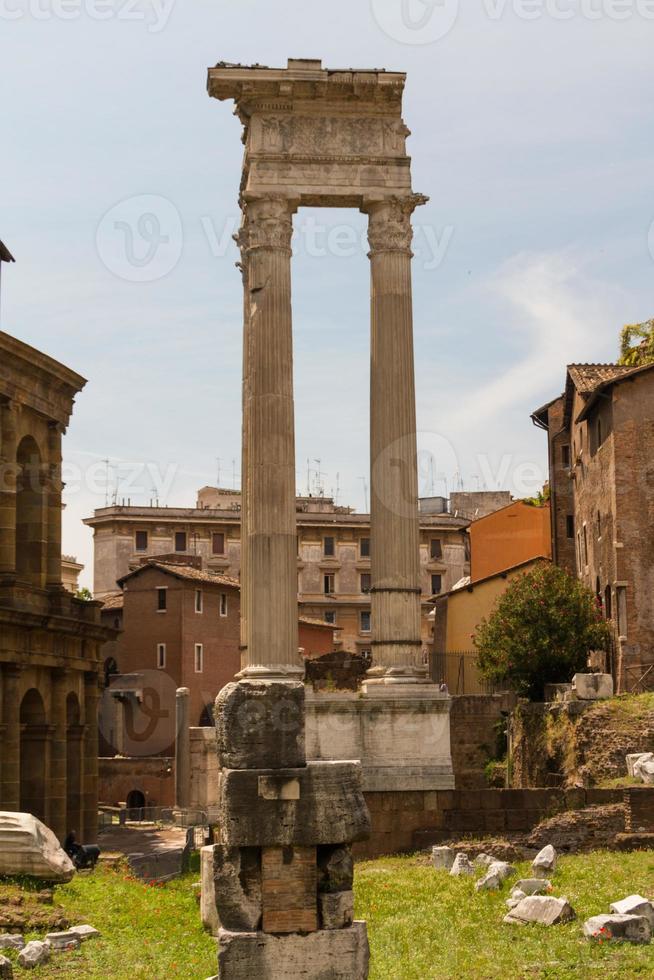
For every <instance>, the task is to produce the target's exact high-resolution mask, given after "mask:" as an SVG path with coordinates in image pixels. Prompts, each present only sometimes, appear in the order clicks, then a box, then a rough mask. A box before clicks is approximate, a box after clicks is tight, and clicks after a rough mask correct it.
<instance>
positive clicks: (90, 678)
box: [79, 671, 100, 844]
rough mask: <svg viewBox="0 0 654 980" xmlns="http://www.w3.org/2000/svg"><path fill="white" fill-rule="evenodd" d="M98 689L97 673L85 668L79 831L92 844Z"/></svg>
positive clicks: (95, 833) (95, 826) (95, 822)
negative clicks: (80, 824)
mask: <svg viewBox="0 0 654 980" xmlns="http://www.w3.org/2000/svg"><path fill="white" fill-rule="evenodd" d="M99 700H100V689H99V681H98V675H97V674H96V673H94V672H92V671H88V672H87V673H86V674H85V675H84V718H85V722H86V726H85V727H86V731H85V734H84V759H83V763H82V765H83V780H84V783H83V789H82V807H83V813H82V817H83V828H79V830H80V832H81V833H82V834H83V837H84V843H86V844H93V843H94V842H95V841H96V840H97V836H98V701H99Z"/></svg>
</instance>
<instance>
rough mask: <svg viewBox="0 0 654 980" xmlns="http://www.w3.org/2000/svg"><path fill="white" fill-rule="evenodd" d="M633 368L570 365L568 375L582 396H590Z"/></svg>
mask: <svg viewBox="0 0 654 980" xmlns="http://www.w3.org/2000/svg"><path fill="white" fill-rule="evenodd" d="M632 370H633V368H631V367H628V366H627V365H625V364H569V365H568V373H569V375H570V378H571V379H572V382H573V384H574V386H575V388H576V389H577V391H578V392H579V394H580V395H588V394H590V393H591V392H592V391H594V390H595V388H598V387H599V385H603V384H606V382H607V381H614V380H615V379H616V378H619V377H621V376H622V375H623V374H628V373H629V371H632Z"/></svg>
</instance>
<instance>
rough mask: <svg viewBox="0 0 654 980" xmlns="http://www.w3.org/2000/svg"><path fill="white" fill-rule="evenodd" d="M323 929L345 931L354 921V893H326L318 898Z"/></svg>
mask: <svg viewBox="0 0 654 980" xmlns="http://www.w3.org/2000/svg"><path fill="white" fill-rule="evenodd" d="M318 906H319V909H320V922H321V927H322V928H323V929H345V928H347V927H348V926H351V925H352V922H353V921H354V892H351V891H350V892H325V893H321V894H320V895H319V896H318Z"/></svg>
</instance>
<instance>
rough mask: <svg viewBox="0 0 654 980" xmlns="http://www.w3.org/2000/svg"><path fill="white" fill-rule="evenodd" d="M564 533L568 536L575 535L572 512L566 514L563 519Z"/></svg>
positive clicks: (572, 536)
mask: <svg viewBox="0 0 654 980" xmlns="http://www.w3.org/2000/svg"><path fill="white" fill-rule="evenodd" d="M565 533H566V535H567V536H568V537H569V538H574V536H575V519H574V517H573V515H572V514H568V516H567V517H566V519H565Z"/></svg>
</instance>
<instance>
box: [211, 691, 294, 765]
mask: <svg viewBox="0 0 654 980" xmlns="http://www.w3.org/2000/svg"><path fill="white" fill-rule="evenodd" d="M216 736H217V743H218V759H219V762H220V765H221V766H222V767H223V768H224V769H252V768H258V769H296V768H299V767H300V766H304V765H305V763H306V755H305V736H304V684H302V683H301V682H299V681H295V682H286V683H277V682H274V681H271V682H267V683H264V682H262V681H254V680H250V681H242V682H241V683H240V684H228V685H227V686H226V687H224V688H223V689H222V691H221V692H220V694H219V695H218V697H217V698H216Z"/></svg>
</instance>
